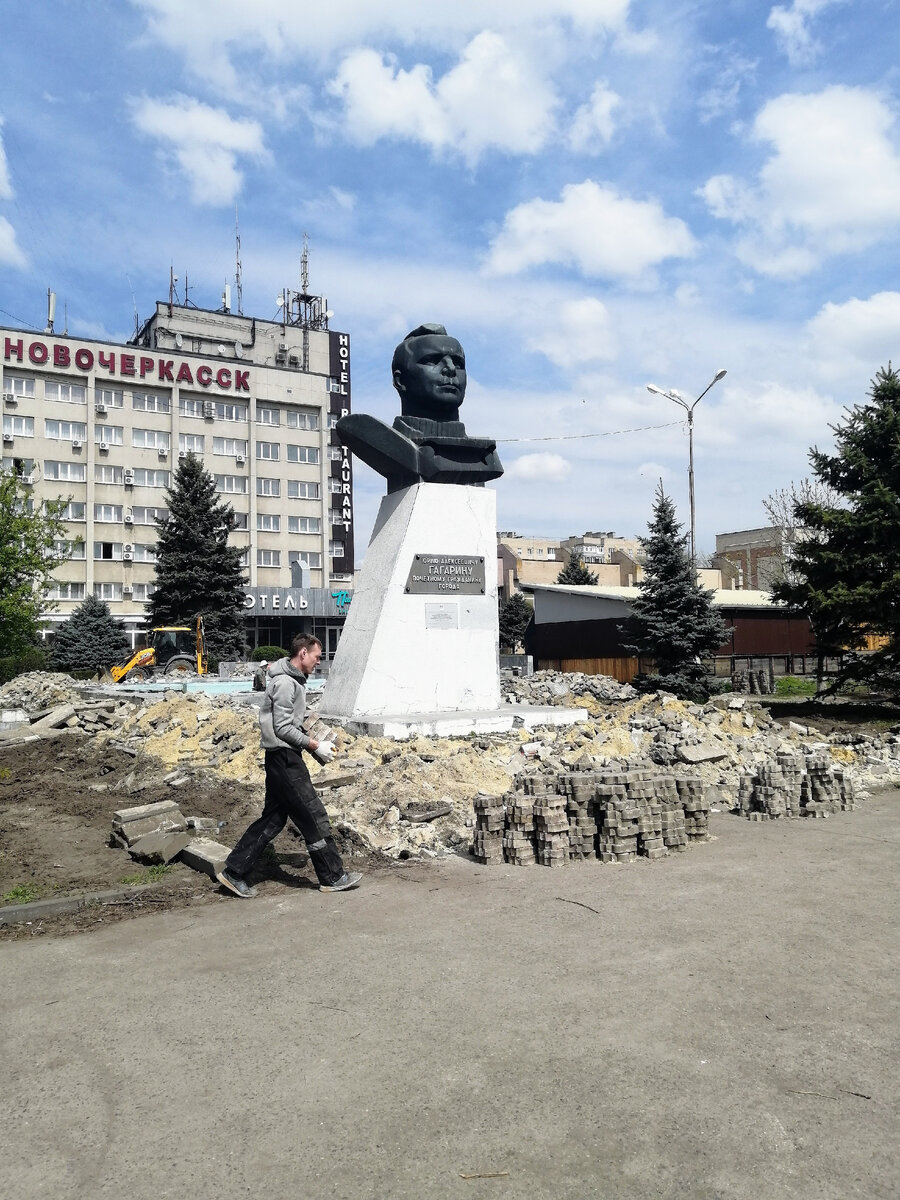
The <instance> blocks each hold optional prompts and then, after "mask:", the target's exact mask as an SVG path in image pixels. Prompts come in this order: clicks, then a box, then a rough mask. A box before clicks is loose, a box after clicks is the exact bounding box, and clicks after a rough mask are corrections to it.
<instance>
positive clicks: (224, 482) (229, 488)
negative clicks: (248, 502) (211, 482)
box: [216, 475, 247, 495]
mask: <svg viewBox="0 0 900 1200" xmlns="http://www.w3.org/2000/svg"><path fill="white" fill-rule="evenodd" d="M216 491H217V492H225V493H231V494H235V493H240V494H241V495H244V494H245V493H246V491H247V477H246V475H217V476H216Z"/></svg>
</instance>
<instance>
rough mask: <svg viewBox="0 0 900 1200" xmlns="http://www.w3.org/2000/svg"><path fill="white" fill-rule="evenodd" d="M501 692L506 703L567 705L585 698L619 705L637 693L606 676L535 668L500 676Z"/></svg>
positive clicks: (631, 698) (626, 684)
mask: <svg viewBox="0 0 900 1200" xmlns="http://www.w3.org/2000/svg"><path fill="white" fill-rule="evenodd" d="M502 692H503V699H504V700H505V701H506V703H507V704H535V705H544V704H557V705H559V704H562V705H571V704H573V703H575V702H576V701H577V700H579V699H584V698H585V697H588V698H590V699H593V700H598V701H600V703H602V704H619V703H623V702H624V701H626V700H634V698H635V697H636V696H637V692H636V691H635V689H634V688H633V687H632V686H631V684H630V683H617V682H616V680H615V679H610V677H609V676H608V675H585V674H583V673H582V672H581V671H573V672H572V673H571V674H565V673H564V672H562V671H535V672H534V674H533V675H527V676H523V677H521V678H515V677H513V678H509V679H507V678H505V677H504V679H503V681H502Z"/></svg>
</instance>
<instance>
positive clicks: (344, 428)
mask: <svg viewBox="0 0 900 1200" xmlns="http://www.w3.org/2000/svg"><path fill="white" fill-rule="evenodd" d="M391 370H392V372H393V376H394V387H395V388H396V389H397V391H398V392H399V393H400V412H401V415H400V416H399V417H396V418H395V420H394V424H393V425H392V426H389V425H385V424H384V422H383V421H379V420H378V419H377V418H376V417H370V416H367V415H366V414H365V413H353V414H351V415H350V416H348V417H342V418H341V419H340V421H338V423H337V427H336V429H337V435H338V438H339V439H340V441H341V442H342V444H343V445H345V446H346V447H347V448H348V449H349V450H351V451H352V452H353V453H354V454H355V455H356V456H357V457H358V458H361V459H362V460H363V462H365V463H368V465H369V466H370V467H372V468H373V469H374V470H376V471H377V472H378V473H379V475H383V476H384V477H385V479H387V484H388V492H396V491H399V490H400V489H401V488H405V487H409V486H410V485H411V484H414V483H461V484H470V485H471V484H474V485H476V486H481V485H483V484H484V483H486V482H487V481H488V480H489V479H499V478H500V476H501V475H502V474H503V467H502V466H501V464H500V459H499V457H498V455H497V443H496V442H494V441H492V440H491V439H489V438H473V437H469V436H468V435H467V433H466V427H465V425H463V423H462V421H460V419H459V407H460V405H461V404H462V402H463V400H464V398H465V394H466V356H465V354H464V352H463V348H462V346H461V345H460V344H459V342H458V341H457V340H456V338H452V337H448V335H447V330H446V329H445V328H444V326H443V325H419V326H418V327H417V328H416V329H413V330H412V332H411V333H408V334H407V335H406V337H405V338H404V339H403V341H402V342H401V343H400V345H399V346H398V347H397V349H396V350H395V351H394V357H393V360H392V362H391Z"/></svg>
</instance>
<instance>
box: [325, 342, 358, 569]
mask: <svg viewBox="0 0 900 1200" xmlns="http://www.w3.org/2000/svg"><path fill="white" fill-rule="evenodd" d="M328 339H329V347H328V348H329V354H330V368H329V373H330V375H331V385H330V386H331V394H330V396H329V406H328V411H329V413H330V414H331V415H332V417H337V418H338V419H339V418H341V417H346V416H348V415H349V413H350V334H349V333H336V332H333V331H331V330H329V333H328ZM331 423H332V424H333V423H334V422H331ZM329 444H330V445H331V446H334V447H336V448H337V450H338V452H339V456H338V454H335V455H334V457H332V458H331V512H330V513H329V515H328V519H329V521H330V523H331V537H332V540H333V541H336V542H343V544H344V553H343V555H342V556H341V557H338V558H332V560H331V569H332V570H333V571H336V572H339V573H341V572H345V573H346V574H348V575H349V574H352V572H353V466H352V462H351V458H350V451H349V450H348V449H347V447H346V446H342V445H341V443H340V442H339V441H338V436H337V434H336V433H335V432H334V430H333V429H332V431H331V440H330V443H329Z"/></svg>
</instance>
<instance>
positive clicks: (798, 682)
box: [775, 675, 816, 696]
mask: <svg viewBox="0 0 900 1200" xmlns="http://www.w3.org/2000/svg"><path fill="white" fill-rule="evenodd" d="M815 694H816V681H815V680H814V679H799V678H798V677H797V676H796V675H782V676H781V678H780V679H776V680H775V695H776V696H814V695H815Z"/></svg>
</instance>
